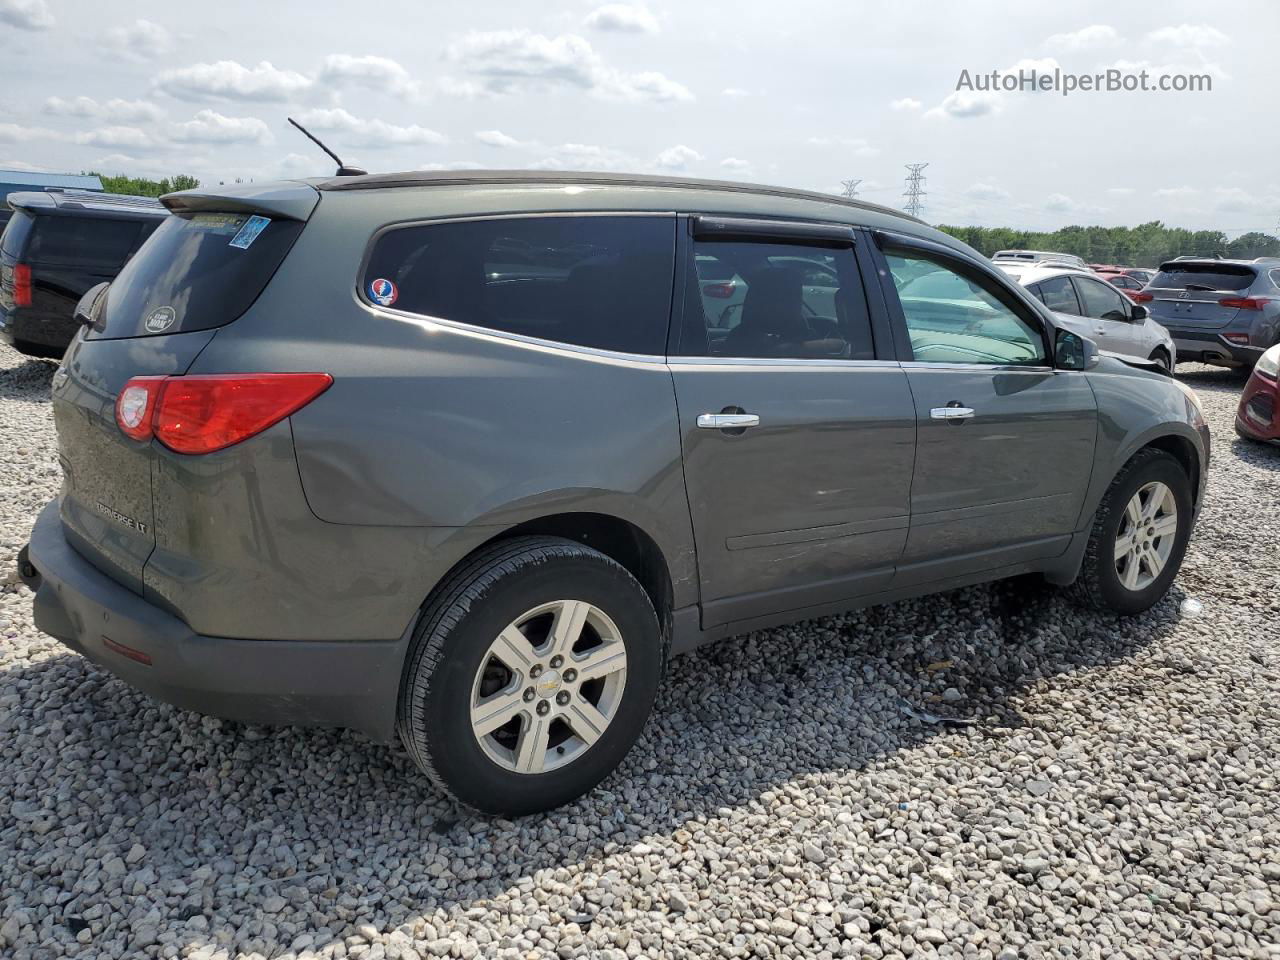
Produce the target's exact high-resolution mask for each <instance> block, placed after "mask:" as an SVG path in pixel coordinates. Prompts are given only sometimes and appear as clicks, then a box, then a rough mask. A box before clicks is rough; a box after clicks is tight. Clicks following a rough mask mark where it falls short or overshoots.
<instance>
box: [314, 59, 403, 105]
mask: <svg viewBox="0 0 1280 960" xmlns="http://www.w3.org/2000/svg"><path fill="white" fill-rule="evenodd" d="M317 80H318V81H319V82H321V83H330V84H335V85H342V84H347V83H352V84H357V85H359V86H363V87H368V88H370V89H373V90H383V91H386V92H387V93H394V94H400V95H405V96H412V95H413V94H416V93H417V92H418V85H417V83H416V82H415V81H414V79H413V78H412V77H411V76H410V75H409V71H408V70H406V69H405V68H404V67H402V66H401V65H400V64H399V63H397V62H396V61H395V60H390V59H388V58H386V57H375V56H364V57H354V56H352V55H351V54H349V53H332V54H330V55H329V56H327V57H325V58H324V63H322V64H321V65H320V72H319V74H318V75H317Z"/></svg>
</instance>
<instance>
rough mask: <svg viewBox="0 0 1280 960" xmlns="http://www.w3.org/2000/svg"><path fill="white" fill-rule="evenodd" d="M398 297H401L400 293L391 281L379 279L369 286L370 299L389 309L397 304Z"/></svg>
mask: <svg viewBox="0 0 1280 960" xmlns="http://www.w3.org/2000/svg"><path fill="white" fill-rule="evenodd" d="M398 296H400V291H399V290H397V289H396V285H395V284H394V283H392V282H391V281H390V280H384V279H382V278H381V277H379V278H378V279H377V280H374V281H373V282H372V283H370V284H369V297H370V298H371V299H372V300H373V302H374V303H376V304H379V305H381V306H384V307H389V306H391V305H392V304H393V303H395V302H396V297H398Z"/></svg>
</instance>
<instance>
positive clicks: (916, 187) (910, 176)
mask: <svg viewBox="0 0 1280 960" xmlns="http://www.w3.org/2000/svg"><path fill="white" fill-rule="evenodd" d="M928 165H929V164H927V163H908V164H904V166H905V167H906V168H907V189H906V190H905V191H904V192H903V194H902V196H903V199H905V200H906V201H907V202H906V204H905V205H904V208H905V209H906V211H907V213H909V214H911V216H913V217H918V216H920V208H921V207H923V206H924V202H923V201H924V198H925V197H927V196H928V194H927V193H925V191H924V181H925V178H924V174H922V173H921V172H920V171H921V170H923V169H924V168H925V167H927V166H928Z"/></svg>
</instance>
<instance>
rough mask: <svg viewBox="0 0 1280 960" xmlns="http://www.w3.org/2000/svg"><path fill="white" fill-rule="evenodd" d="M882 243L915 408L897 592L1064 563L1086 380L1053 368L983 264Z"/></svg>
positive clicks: (1082, 455)
mask: <svg viewBox="0 0 1280 960" xmlns="http://www.w3.org/2000/svg"><path fill="white" fill-rule="evenodd" d="M879 240H880V243H881V248H882V249H881V255H882V257H883V264H884V267H883V269H882V270H881V275H882V277H885V278H887V280H885V281H884V282H883V283H882V287H883V289H884V292H885V298H886V300H887V301H888V302H889V306H890V312H891V313H893V314H896V316H895V322H897V323H898V324H900V325H901V326H900V327H899V333H900V335H903V339H905V340H906V341H907V342H908V344H909V347H908V349H909V351H910V355H911V359H909V360H907V361H906V362H904V363H903V367H904V368H905V369H906V371H907V379H908V382H909V383H910V385H911V392H912V395H913V397H914V400H915V408H916V437H917V440H916V466H915V471H914V473H913V475H912V481H911V527H910V532H909V533H908V536H907V543H906V548H905V550H904V552H903V558H902V562H901V564H900V566H899V570H898V574H897V576H896V578H895V580H894V583H895V585H897V584H903V585H905V584H911V583H927V582H930V581H933V580H941V579H945V578H948V577H952V576H960V575H965V574H968V573H972V572H976V571H985V570H994V569H998V568H1000V567H1006V566H1011V565H1013V564H1017V563H1021V562H1025V561H1031V560H1036V559H1042V558H1047V557H1053V556H1058V555H1060V554H1061V553H1062V552H1063V551H1065V550H1066V548H1067V545H1068V543H1069V540H1070V534H1071V533H1072V532H1074V531H1075V529H1076V527H1077V525H1078V523H1079V522H1080V513H1081V510H1082V508H1083V505H1084V495H1085V490H1086V488H1087V487H1088V484H1089V476H1090V472H1091V469H1092V463H1093V449H1094V442H1095V436H1096V433H1097V409H1096V404H1095V401H1094V396H1093V390H1092V389H1091V388H1090V386H1089V383H1088V381H1087V379H1086V378H1085V376H1084V375H1083V374H1080V373H1074V372H1068V371H1063V370H1055V369H1054V367H1053V365H1052V362H1051V360H1050V353H1049V338H1048V336H1047V333H1049V332H1050V331H1048V330H1046V329H1045V324H1044V323H1043V321H1042V320H1041V318H1040V315H1039V314H1038V313H1037V312H1036V311H1035V310H1033V309H1032V308H1031V306H1030V305H1029V304H1027V303H1025V302H1024V301H1023V300H1022V299H1021V298H1020V297H1019V296H1018V295H1017V294H1015V293H1014V292H1013V290H1011V289H1010V288H1009V287H1008V286H1007V284H1006V283H1005V282H1004V281H1002V280H1000V279H998V278H996V277H995V276H994V275H993V274H992V273H991V272H990V271H989V270H988V269H987V268H985V267H983V266H982V265H981V264H979V263H978V262H977V261H975V260H970V259H968V258H966V257H964V256H963V255H962V254H959V253H958V252H956V251H952V250H950V249H949V248H947V247H943V246H941V245H940V244H935V243H931V242H929V241H924V240H918V239H916V238H907V237H901V236H898V235H886V234H880V235H879ZM889 281H891V282H889ZM905 346H907V345H906V344H903V345H900V346H899V351H898V352H899V354H900V355H901V354H902V353H903V352H904V347H905Z"/></svg>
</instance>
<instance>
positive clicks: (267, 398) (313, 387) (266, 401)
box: [116, 373, 333, 454]
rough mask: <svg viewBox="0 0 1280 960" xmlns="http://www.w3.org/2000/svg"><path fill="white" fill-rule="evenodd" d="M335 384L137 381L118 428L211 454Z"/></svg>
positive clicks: (233, 376) (233, 378)
mask: <svg viewBox="0 0 1280 960" xmlns="http://www.w3.org/2000/svg"><path fill="white" fill-rule="evenodd" d="M332 383H333V377H331V376H329V374H327V373H227V374H210V375H204V376H200V375H197V376H190V377H134V378H133V379H132V380H130V381H129V382H128V383H126V384H125V385H124V389H123V390H121V391H120V396H119V397H118V398H117V400H116V423H117V424H119V426H120V429H121V430H122V431H123V432H124V433H125V434H126V435H127V436H130V437H132V438H133V439H135V440H149V439H150V438H151V437H153V436H154V437H155V438H156V439H157V440H159V441H160V442H161V443H163V444H164V445H165V446H166V447H168V448H169V449H170V450H173V451H176V452H177V453H190V454H198V453H212V452H213V451H215V450H221V449H223V448H224V447H229V446H231V445H232V444H236V443H239V442H240V441H242V440H247V439H249V438H250V437H252V436H254V435H255V434H258V433H261V432H262V431H263V430H265V429H267V427H269V426H271V425H272V424H275V423H279V422H280V421H281V420H283V419H284V418H285V417H287V416H289V415H290V414H292V413H296V412H297V411H298V410H300V409H301V408H302V407H304V406H306V405H307V404H308V403H310V402H311V401H312V400H314V399H315V398H316V397H318V396H319V395H320V394H322V393H324V391H325V390H327V389H329V385H330V384H332Z"/></svg>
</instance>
